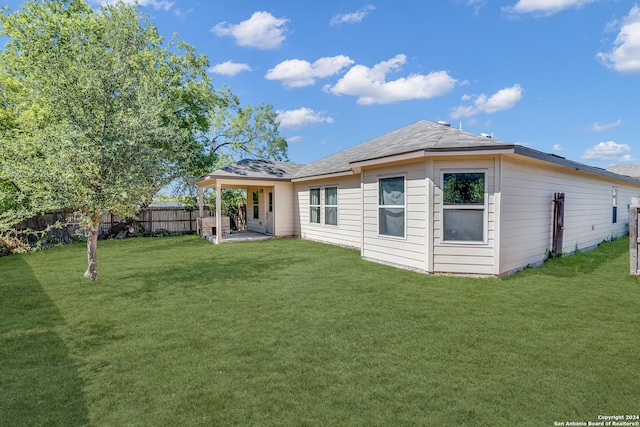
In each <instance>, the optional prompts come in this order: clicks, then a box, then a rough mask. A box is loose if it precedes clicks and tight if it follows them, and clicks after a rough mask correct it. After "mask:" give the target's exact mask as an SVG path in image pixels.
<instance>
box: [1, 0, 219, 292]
mask: <svg viewBox="0 0 640 427" xmlns="http://www.w3.org/2000/svg"><path fill="white" fill-rule="evenodd" d="M0 24H1V25H2V28H1V30H0V36H4V37H7V38H8V39H9V41H8V42H7V44H6V46H5V49H4V51H2V52H1V53H0V108H1V110H0V133H1V134H0V153H1V154H0V183H2V188H3V190H0V197H3V199H0V206H9V205H11V203H10V202H9V201H8V197H13V199H14V200H13V202H12V203H13V205H11V209H6V208H5V211H4V212H0V222H4V224H5V225H6V224H9V223H11V221H15V220H16V219H17V218H19V217H21V216H27V215H33V214H34V213H36V212H38V211H43V210H46V209H54V208H56V209H62V208H65V209H73V210H76V211H78V212H79V213H80V214H81V215H82V218H83V221H84V227H85V230H86V233H87V255H88V267H87V271H86V272H85V276H87V277H89V278H91V279H93V280H95V279H97V278H98V269H97V238H98V229H99V225H100V219H101V216H102V215H103V214H104V213H106V212H112V213H114V214H117V215H120V216H125V217H126V216H133V215H135V214H136V212H137V211H138V210H139V208H140V206H141V205H142V204H144V203H146V202H148V201H150V200H151V198H152V196H153V195H154V194H155V193H156V192H157V191H158V190H159V189H160V188H162V187H163V186H164V185H166V184H167V183H168V182H169V181H170V180H172V179H174V178H176V177H178V176H185V175H189V174H190V173H191V174H193V171H194V170H198V169H199V168H202V167H204V166H205V165H207V164H210V163H211V153H207V152H206V150H205V149H204V147H203V144H202V143H201V141H200V140H199V136H198V135H203V134H206V133H207V132H209V131H210V129H211V123H212V117H213V116H212V114H215V113H214V112H216V111H221V110H225V109H226V108H227V107H228V106H229V105H231V104H230V100H229V94H228V92H225V91H216V90H213V89H212V84H211V80H210V78H208V77H207V75H206V71H205V70H206V67H207V65H208V61H207V59H206V57H204V56H203V55H198V54H196V52H195V50H194V48H193V47H191V46H189V45H187V44H186V43H183V42H179V41H175V40H173V41H172V42H170V43H168V44H167V45H166V46H164V45H163V39H162V38H161V37H160V35H159V34H158V32H157V30H156V28H155V27H154V26H153V25H152V24H151V23H150V22H149V21H148V20H147V19H146V17H142V16H141V15H140V14H139V12H138V9H137V7H136V6H128V5H125V4H124V3H122V2H119V3H117V4H116V5H110V6H104V7H102V8H101V10H100V11H99V12H96V11H94V10H92V9H91V8H90V7H89V6H88V5H87V3H86V2H85V1H84V0H49V1H42V2H38V1H35V0H30V1H27V2H26V3H25V4H24V5H23V6H22V8H21V10H20V11H17V12H13V13H10V11H8V10H6V9H5V13H4V14H2V15H0ZM3 200H4V201H3ZM14 205H17V206H18V207H19V209H15V207H16V206H14Z"/></svg>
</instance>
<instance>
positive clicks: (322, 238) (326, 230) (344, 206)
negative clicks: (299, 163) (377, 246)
mask: <svg viewBox="0 0 640 427" xmlns="http://www.w3.org/2000/svg"><path fill="white" fill-rule="evenodd" d="M334 186H335V187H337V188H338V221H337V222H338V225H326V224H325V218H324V215H325V213H324V206H325V203H324V188H325V187H334ZM311 188H320V190H321V191H320V206H321V209H320V224H314V223H311V222H310V221H309V190H310V189H311ZM295 199H296V200H295V202H294V208H295V211H294V214H293V219H294V220H296V225H297V227H295V228H294V234H295V235H297V236H300V237H301V238H303V239H309V240H315V241H318V242H324V243H331V244H334V245H340V246H347V247H352V248H360V243H361V235H362V233H361V230H362V198H361V190H360V176H359V175H354V176H347V177H338V178H329V179H323V180H314V181H303V182H298V183H296V184H295Z"/></svg>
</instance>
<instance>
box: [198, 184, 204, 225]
mask: <svg viewBox="0 0 640 427" xmlns="http://www.w3.org/2000/svg"><path fill="white" fill-rule="evenodd" d="M198 209H199V211H198V216H199V217H200V218H202V217H203V216H204V188H202V187H200V186H198Z"/></svg>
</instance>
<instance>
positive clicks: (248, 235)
mask: <svg viewBox="0 0 640 427" xmlns="http://www.w3.org/2000/svg"><path fill="white" fill-rule="evenodd" d="M223 239H224V242H225V243H239V242H254V241H257V240H269V239H273V236H270V235H268V234H263V233H258V232H255V231H249V230H241V231H232V232H231V233H229V234H226V235H225V236H224V237H223ZM207 240H209V241H210V242H211V243H217V242H216V236H207Z"/></svg>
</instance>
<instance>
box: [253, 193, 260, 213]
mask: <svg viewBox="0 0 640 427" xmlns="http://www.w3.org/2000/svg"><path fill="white" fill-rule="evenodd" d="M259 218H260V193H259V192H258V191H254V192H253V219H259Z"/></svg>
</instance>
